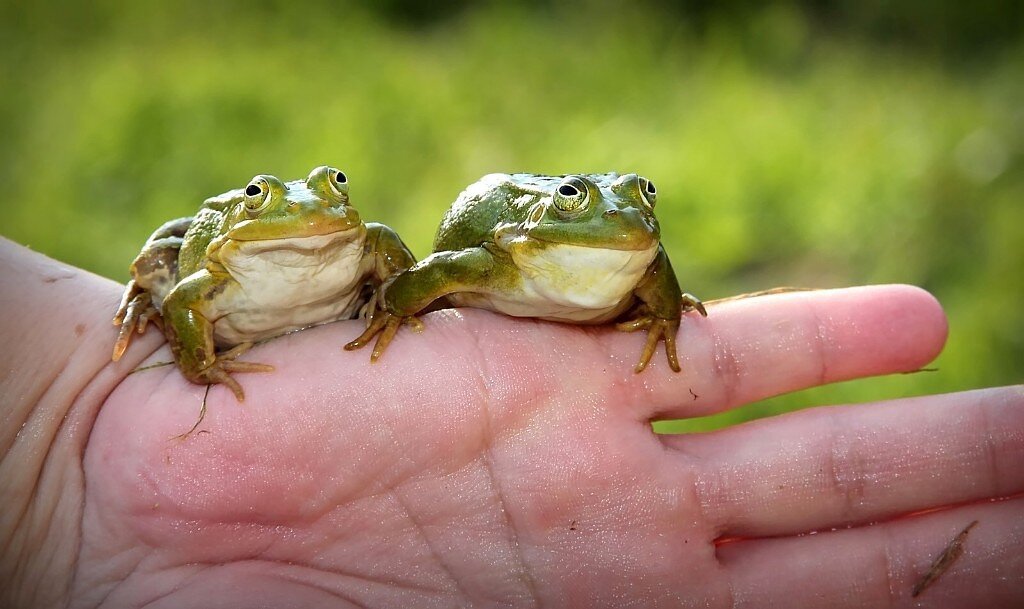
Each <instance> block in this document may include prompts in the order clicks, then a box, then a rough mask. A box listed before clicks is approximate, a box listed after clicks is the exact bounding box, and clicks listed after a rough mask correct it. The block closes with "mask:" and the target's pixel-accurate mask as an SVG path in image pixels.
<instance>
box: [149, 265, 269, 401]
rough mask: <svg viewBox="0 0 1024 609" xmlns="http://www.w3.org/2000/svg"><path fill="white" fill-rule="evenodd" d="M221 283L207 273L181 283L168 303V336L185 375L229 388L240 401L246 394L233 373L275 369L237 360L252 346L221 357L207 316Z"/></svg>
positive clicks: (168, 296)
mask: <svg viewBox="0 0 1024 609" xmlns="http://www.w3.org/2000/svg"><path fill="white" fill-rule="evenodd" d="M217 290H218V283H217V281H216V279H215V278H214V277H213V276H212V275H211V274H210V273H209V272H206V271H203V272H200V273H196V274H194V275H192V276H191V277H190V278H189V279H188V280H186V281H183V282H181V283H179V284H178V285H177V286H175V288H174V289H173V290H172V291H171V293H170V294H168V295H167V299H166V300H164V312H163V314H164V334H165V335H166V336H167V342H168V343H170V345H171V353H173V354H174V361H175V362H177V364H178V368H179V369H180V370H181V373H182V374H183V375H184V376H185V378H187V379H188V380H190V381H192V382H193V383H198V384H210V383H222V384H224V385H227V386H228V388H229V389H231V391H232V392H233V393H234V394H235V397H236V398H237V399H238V401H239V402H241V401H243V400H244V399H245V392H244V391H242V386H241V385H239V383H238V381H236V380H235V379H234V378H233V377H232V376H231V373H232V372H270V371H272V370H273V369H274V367H273V366H269V365H267V364H257V363H254V362H237V361H235V360H234V358H235V357H237V356H238V355H240V354H241V353H242V352H244V351H245V350H246V349H248V347H249V346H250V343H243V344H242V345H239V346H237V347H235V348H234V349H231V350H229V351H228V352H226V353H224V354H223V355H220V356H218V354H217V352H216V345H215V343H214V340H213V322H212V321H210V319H208V317H207V315H206V314H204V308H205V307H204V306H203V305H204V304H205V303H207V302H209V301H210V299H211V298H212V297H213V296H215V295H216V292H217Z"/></svg>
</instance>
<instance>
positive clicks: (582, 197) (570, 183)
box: [551, 177, 590, 213]
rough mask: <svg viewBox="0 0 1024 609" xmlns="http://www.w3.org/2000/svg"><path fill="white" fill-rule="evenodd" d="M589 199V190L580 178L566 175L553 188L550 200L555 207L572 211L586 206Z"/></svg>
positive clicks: (568, 211)
mask: <svg viewBox="0 0 1024 609" xmlns="http://www.w3.org/2000/svg"><path fill="white" fill-rule="evenodd" d="M589 200H590V191H589V190H588V189H587V185H586V184H584V183H583V181H582V180H580V179H579V178H576V177H568V178H566V179H565V180H562V183H561V184H559V185H558V188H556V189H555V193H554V194H553V195H551V202H552V203H554V205H555V209H557V210H558V211H561V212H566V213H572V212H575V211H579V210H580V209H583V208H584V207H586V205H587V202H588V201H589Z"/></svg>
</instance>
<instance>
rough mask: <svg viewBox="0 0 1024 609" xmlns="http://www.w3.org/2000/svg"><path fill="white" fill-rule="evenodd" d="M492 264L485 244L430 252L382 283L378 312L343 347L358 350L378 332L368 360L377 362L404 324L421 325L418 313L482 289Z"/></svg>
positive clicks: (491, 256)
mask: <svg viewBox="0 0 1024 609" xmlns="http://www.w3.org/2000/svg"><path fill="white" fill-rule="evenodd" d="M495 266H496V265H495V264H494V254H492V253H491V252H490V251H489V250H487V249H486V248H484V247H475V248H469V249H466V250H459V251H453V252H436V253H434V254H431V255H430V256H428V257H426V258H424V259H423V260H421V261H420V262H419V263H418V264H416V265H414V266H413V267H412V268H410V269H409V270H407V271H405V272H403V273H400V274H398V275H397V276H395V277H394V278H392V279H391V280H390V281H389V282H385V283H384V284H383V286H382V289H381V298H380V301H381V304H380V307H381V311H380V312H378V313H377V314H376V315H375V316H374V317H373V319H372V320H371V322H370V326H369V327H368V328H367V329H366V331H365V332H363V333H362V334H361V335H360V336H359V337H358V338H356V339H355V340H354V341H352V342H350V343H349V344H347V345H345V349H346V350H349V351H351V350H353V349H358V348H360V347H362V346H363V345H366V344H367V343H368V342H369V341H370V339H372V338H373V337H374V336H375V335H378V336H377V342H376V343H375V344H374V346H373V352H372V353H371V354H370V361H371V362H375V361H377V359H378V358H380V356H381V355H382V354H383V353H384V350H385V349H387V346H388V344H389V343H390V342H391V339H393V338H394V337H395V334H396V333H397V332H398V329H399V328H400V327H401V325H402V324H403V323H407V322H408V320H415V323H414V324H413V325H414V330H415V329H417V328H421V327H422V322H420V321H419V320H416V318H415V317H414V316H415V315H416V314H417V313H419V312H420V311H422V310H423V309H425V308H427V307H428V306H429V305H430V303H432V302H434V301H435V300H437V299H438V298H441V297H442V296H446V295H448V294H452V293H454V292H460V291H467V290H470V289H480V288H483V287H484V286H485V285H486V284H487V282H488V281H491V280H493V279H494V270H495Z"/></svg>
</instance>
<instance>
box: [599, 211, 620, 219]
mask: <svg viewBox="0 0 1024 609" xmlns="http://www.w3.org/2000/svg"><path fill="white" fill-rule="evenodd" d="M617 213H619V210H617V209H609V210H608V211H606V212H604V214H602V215H603V216H604V217H605V218H610V217H612V216H614V215H616V214H617Z"/></svg>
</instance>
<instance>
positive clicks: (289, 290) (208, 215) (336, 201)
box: [112, 165, 415, 402]
mask: <svg viewBox="0 0 1024 609" xmlns="http://www.w3.org/2000/svg"><path fill="white" fill-rule="evenodd" d="M414 263H415V258H414V257H413V255H412V253H411V251H410V250H409V248H408V247H407V246H406V245H405V243H403V241H402V239H401V238H400V237H399V236H398V234H397V233H395V231H393V230H392V229H391V228H389V227H387V226H386V225H383V224H378V223H372V222H363V220H362V219H361V217H360V215H359V212H358V211H356V209H355V208H354V207H353V206H352V205H351V204H350V203H349V180H348V176H347V175H346V174H345V173H344V172H343V171H340V170H338V169H336V168H333V167H329V166H326V165H324V166H320V167H317V168H315V169H313V170H312V171H311V172H310V173H309V175H308V177H306V178H305V179H304V180H302V179H300V180H294V181H289V182H284V181H282V180H280V179H278V178H276V177H274V176H272V175H267V174H261V175H257V176H255V177H254V178H253V179H252V180H250V181H249V183H248V185H246V186H245V187H244V188H237V189H233V190H230V191H228V192H225V193H223V194H221V195H218V196H215V197H211V198H209V199H207V200H205V201H204V202H203V204H202V205H201V206H200V208H199V210H198V212H197V213H196V214H195V215H194V216H189V217H185V218H178V219H175V220H171V221H169V222H166V223H164V224H163V225H161V226H160V227H159V228H158V229H157V230H156V231H155V232H154V233H153V234H152V235H151V236H150V238H149V239H148V240H147V242H146V244H145V245H144V246H143V248H142V251H141V252H140V253H139V255H138V256H137V257H136V258H135V260H134V261H133V262H132V264H131V266H130V268H129V271H130V274H131V279H130V280H129V281H128V284H127V286H126V287H125V290H124V294H123V296H122V299H121V304H120V306H119V308H118V310H117V313H116V314H115V316H114V324H115V325H118V326H120V331H119V333H118V337H117V339H116V341H115V344H114V350H113V355H112V358H113V360H114V361H117V360H118V359H120V358H121V356H122V355H123V354H124V352H125V350H126V349H127V347H128V345H129V343H130V341H131V337H132V336H133V335H135V334H141V333H142V332H144V331H145V329H146V326H147V324H149V323H150V322H153V323H155V324H156V325H158V326H159V327H160V328H161V329H162V330H163V333H164V335H165V336H166V338H167V341H168V343H169V344H170V348H171V353H172V355H173V357H174V361H175V363H176V364H177V366H178V368H179V370H180V371H181V373H182V374H183V375H184V376H185V378H187V379H188V380H190V381H192V382H194V383H199V384H207V385H211V384H217V383H220V384H223V385H226V386H227V387H228V388H229V389H230V390H231V391H232V392H233V393H234V395H235V397H236V398H237V399H238V401H240V402H241V401H243V400H244V399H245V392H244V391H243V389H242V387H241V384H240V383H239V382H238V381H237V380H236V379H235V378H234V377H233V376H232V374H233V373H242V372H269V371H272V370H273V367H272V366H269V365H267V364H261V363H255V362H248V361H246V362H242V361H238V360H237V359H236V358H237V357H238V356H239V355H241V354H242V353H244V352H245V351H246V350H248V349H249V348H250V347H251V346H252V345H253V344H255V343H257V342H260V341H264V340H267V339H270V338H272V337H275V336H279V335H282V334H285V333H288V332H292V331H296V330H300V329H303V328H307V327H310V326H315V325H319V324H324V323H328V322H332V321H336V320H343V319H353V318H355V317H357V316H360V315H364V316H367V318H370V317H372V316H373V315H372V313H373V311H372V307H375V306H376V305H375V303H376V302H379V300H378V299H377V290H378V289H379V287H380V286H381V285H382V284H383V282H384V281H385V280H387V279H388V278H390V277H391V276H393V275H394V274H396V273H398V272H400V271H403V270H405V269H408V268H409V267H410V266H412V265H413V264H414ZM368 309H369V312H368Z"/></svg>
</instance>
